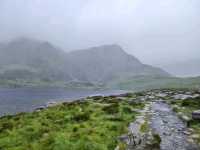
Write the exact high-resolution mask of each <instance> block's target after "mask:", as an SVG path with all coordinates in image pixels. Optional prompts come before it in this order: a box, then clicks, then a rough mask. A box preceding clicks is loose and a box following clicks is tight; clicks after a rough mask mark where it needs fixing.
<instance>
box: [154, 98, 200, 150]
mask: <svg viewBox="0 0 200 150" xmlns="http://www.w3.org/2000/svg"><path fill="white" fill-rule="evenodd" d="M151 113H152V114H151V118H150V127H151V128H152V130H153V131H154V132H155V133H157V134H159V136H160V137H161V139H162V141H161V144H160V149H161V150H199V148H198V147H197V145H195V144H194V143H192V141H190V140H189V138H188V137H187V132H188V131H187V128H186V125H185V124H184V122H183V121H182V120H180V119H179V118H178V117H177V116H176V114H175V113H174V112H173V111H172V109H171V108H170V107H169V105H168V104H166V103H163V102H153V103H152V105H151Z"/></svg>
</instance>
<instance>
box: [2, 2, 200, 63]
mask: <svg viewBox="0 0 200 150" xmlns="http://www.w3.org/2000/svg"><path fill="white" fill-rule="evenodd" d="M18 36H29V37H35V38H39V39H42V40H49V41H50V42H53V43H54V44H56V45H58V46H60V47H62V48H63V49H65V50H66V51H68V50H73V49H81V48H86V47H90V46H96V45H102V44H113V43H117V44H120V45H122V46H123V47H124V49H125V50H126V51H127V52H128V53H131V54H133V55H135V56H136V57H138V58H139V59H141V60H142V61H143V62H144V63H148V64H153V65H158V66H163V65H166V64H171V63H172V62H176V61H187V60H191V59H200V41H199V39H200V1H199V0H0V41H4V40H8V39H11V38H14V37H18Z"/></svg>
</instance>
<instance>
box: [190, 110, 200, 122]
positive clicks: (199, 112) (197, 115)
mask: <svg viewBox="0 0 200 150" xmlns="http://www.w3.org/2000/svg"><path fill="white" fill-rule="evenodd" d="M192 119H195V120H200V110H195V111H193V112H192Z"/></svg>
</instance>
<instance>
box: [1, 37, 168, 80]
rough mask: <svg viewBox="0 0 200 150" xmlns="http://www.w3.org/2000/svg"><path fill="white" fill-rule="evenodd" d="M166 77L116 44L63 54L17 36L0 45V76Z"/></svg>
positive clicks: (81, 78)
mask: <svg viewBox="0 0 200 150" xmlns="http://www.w3.org/2000/svg"><path fill="white" fill-rule="evenodd" d="M140 75H145V76H166V77H167V76H170V75H169V74H168V73H167V72H165V71H164V70H162V69H160V68H156V67H153V66H149V65H145V64H142V63H141V62H140V61H139V60H138V59H137V58H135V57H134V56H132V55H129V54H127V53H126V52H125V51H124V50H123V49H122V48H121V47H120V46H119V45H104V46H99V47H93V48H89V49H85V50H77V51H72V52H69V53H66V52H64V51H62V50H60V49H59V48H57V47H55V46H54V45H52V44H51V43H48V42H42V41H38V40H35V39H28V38H18V39H15V40H13V41H11V42H9V43H3V44H0V78H1V79H3V80H19V79H20V80H27V81H32V80H41V81H43V80H44V81H64V82H71V81H74V82H91V83H106V82H107V81H110V80H113V79H117V78H126V77H130V76H131V77H133V76H140Z"/></svg>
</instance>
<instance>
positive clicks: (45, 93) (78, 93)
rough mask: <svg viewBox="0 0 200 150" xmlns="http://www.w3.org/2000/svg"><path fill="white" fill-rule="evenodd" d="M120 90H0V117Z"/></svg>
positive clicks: (114, 92) (115, 92) (119, 92)
mask: <svg viewBox="0 0 200 150" xmlns="http://www.w3.org/2000/svg"><path fill="white" fill-rule="evenodd" d="M121 93H125V91H120V90H69V89H62V88H17V89H9V88H0V116H2V115H6V114H15V113H18V112H27V111H32V110H33V109H35V108H37V107H39V106H43V105H45V104H46V103H47V102H51V101H71V100H76V99H79V98H84V97H87V96H91V95H99V94H100V95H112V94H121Z"/></svg>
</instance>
